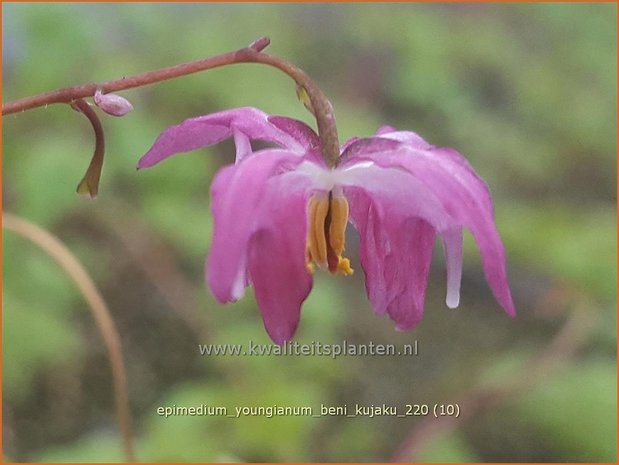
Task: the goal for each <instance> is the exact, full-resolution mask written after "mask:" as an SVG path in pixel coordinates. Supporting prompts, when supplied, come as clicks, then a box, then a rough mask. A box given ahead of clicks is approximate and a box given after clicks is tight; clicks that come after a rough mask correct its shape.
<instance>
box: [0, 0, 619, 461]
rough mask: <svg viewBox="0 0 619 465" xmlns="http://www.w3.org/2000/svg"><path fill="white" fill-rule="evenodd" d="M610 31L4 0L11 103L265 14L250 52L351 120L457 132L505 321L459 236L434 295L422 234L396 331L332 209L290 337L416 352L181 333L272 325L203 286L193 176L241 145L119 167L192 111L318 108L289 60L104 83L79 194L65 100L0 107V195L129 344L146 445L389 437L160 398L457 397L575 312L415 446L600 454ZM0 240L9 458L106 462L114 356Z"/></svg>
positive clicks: (249, 452)
mask: <svg viewBox="0 0 619 465" xmlns="http://www.w3.org/2000/svg"><path fill="white" fill-rule="evenodd" d="M615 28H616V6H615V5H614V4H608V3H598V4H585V3H580V4H570V3H547V4H535V3H533V4H520V5H518V4H500V5H499V4H496V5H493V4H365V3H364V4H174V5H172V4H144V3H136V4H94V3H93V4H85V3H75V4H44V3H37V4H5V5H3V31H2V34H3V47H4V48H3V55H2V58H3V98H4V99H5V101H8V100H12V99H15V98H18V97H23V96H26V95H30V94H34V93H38V92H41V91H45V90H50V89H54V88H58V87H64V86H68V85H72V84H79V83H83V82H92V81H104V80H108V79H113V78H117V77H120V76H127V75H131V74H134V73H138V72H142V71H145V70H149V69H155V68H158V67H162V66H168V65H171V64H176V63H180V62H184V61H189V60H193V59H197V58H200V57H205V56H210V55H215V54H219V53H223V52H226V51H230V50H234V49H237V48H240V47H242V46H244V45H246V44H248V43H250V42H251V41H252V40H253V39H255V38H256V37H259V36H261V35H268V36H270V37H271V40H272V44H271V46H270V47H269V48H268V49H267V51H268V52H269V53H273V54H277V55H280V56H282V57H285V58H287V59H289V60H290V61H292V62H293V63H295V64H297V65H298V66H300V67H301V68H303V69H305V70H306V71H307V72H308V73H309V74H310V75H311V76H313V77H314V79H315V80H316V81H317V82H318V83H319V85H320V86H321V87H322V88H323V89H324V91H325V92H326V94H327V95H328V96H329V97H330V99H331V101H332V102H333V105H334V107H335V109H336V114H337V117H338V124H339V126H338V127H339V131H340V136H341V138H342V141H344V140H345V139H347V138H348V137H351V136H353V135H366V134H368V135H369V134H371V133H373V131H375V130H376V129H377V128H378V127H379V126H380V125H383V124H390V125H393V126H396V127H398V128H402V129H408V130H414V131H417V132H419V133H420V134H422V135H423V136H424V137H425V138H426V139H427V140H429V141H430V142H432V143H434V144H437V145H448V146H452V147H455V148H457V149H458V150H459V151H461V152H462V153H463V154H465V155H466V156H467V157H468V158H469V160H470V161H471V163H472V164H473V166H474V167H475V168H476V169H477V171H478V172H479V174H480V175H481V176H482V177H484V179H486V181H487V182H488V184H489V186H490V188H491V190H492V192H493V196H494V201H495V211H496V218H497V225H498V228H499V230H500V231H501V233H502V236H503V239H504V241H505V246H506V250H507V256H508V267H509V271H510V277H511V283H512V289H513V293H514V297H515V302H516V306H517V309H518V311H519V316H518V318H517V319H516V320H514V321H512V320H510V319H509V318H507V317H506V316H505V315H504V314H502V312H501V310H500V308H499V307H498V305H497V304H496V303H495V302H494V300H493V299H492V296H491V293H490V291H489V289H488V287H487V285H486V284H485V281H484V278H483V274H482V272H481V269H480V265H479V258H478V252H477V251H476V248H475V246H474V244H473V241H472V240H470V238H468V237H467V241H466V243H465V246H466V251H465V252H466V253H465V269H464V278H463V285H462V300H461V305H460V308H459V309H458V310H456V311H450V310H448V309H447V308H446V307H445V305H444V286H445V278H444V265H443V259H442V257H441V251H440V250H438V248H437V253H436V260H435V262H434V264H433V271H432V274H431V277H430V286H429V290H428V298H427V303H426V316H425V317H424V321H423V322H422V323H421V324H420V325H419V327H418V328H416V329H414V330H413V331H410V332H405V333H398V332H395V331H394V330H393V325H392V324H391V323H390V321H388V319H387V318H385V317H378V316H375V315H373V314H372V311H371V309H370V307H369V305H368V303H367V301H366V298H365V295H364V294H365V290H364V286H363V272H362V270H361V268H360V265H359V263H358V254H357V251H356V243H357V236H356V233H355V232H354V231H353V230H352V228H349V237H348V243H349V246H348V249H349V252H350V256H351V257H352V258H353V267H355V268H356V269H357V272H356V273H355V275H354V276H353V277H352V278H342V277H337V278H334V279H333V278H331V277H328V276H327V275H326V274H325V273H317V275H316V279H315V283H314V290H313V291H312V294H311V296H310V298H309V299H308V301H307V302H306V303H305V305H304V309H303V315H302V320H301V324H300V327H299V332H298V334H297V339H298V341H299V342H300V343H310V342H312V341H321V342H323V343H340V342H341V341H342V340H344V339H346V340H347V341H349V342H352V343H368V342H369V341H373V342H374V343H376V344H378V343H394V344H396V345H401V344H409V343H411V342H412V341H414V340H417V341H418V342H419V347H420V353H419V356H417V357H340V358H337V359H332V358H328V357H233V356H219V357H215V356H211V357H208V356H201V355H200V353H199V351H198V344H232V343H240V344H247V343H248V341H250V340H252V341H254V342H256V343H268V342H269V340H268V338H267V336H266V334H265V331H264V330H263V327H262V323H261V320H260V316H259V314H258V311H257V308H256V306H255V302H254V300H253V296H252V295H251V294H252V293H251V292H248V295H247V296H246V297H245V298H244V299H243V300H241V301H239V302H238V303H236V304H234V305H229V306H222V305H219V304H217V303H216V302H215V301H214V299H213V298H212V297H211V296H210V294H209V293H208V291H207V290H206V289H205V287H204V284H203V259H204V257H205V255H206V253H207V252H208V247H209V243H210V234H211V230H212V217H211V215H210V206H209V184H210V181H211V180H212V178H213V175H214V173H215V172H216V170H217V169H218V168H219V167H220V166H222V165H223V164H225V163H230V162H231V161H232V157H233V149H232V145H231V143H222V144H220V145H219V146H217V147H216V148H212V149H203V150H198V151H196V152H192V153H189V154H183V155H179V156H177V157H175V158H174V159H171V160H169V161H166V162H164V163H163V164H161V166H158V167H156V168H153V169H149V170H145V171H142V172H136V171H135V169H134V167H135V164H136V162H137V159H138V158H139V156H140V155H141V154H143V153H144V152H145V151H146V150H147V149H148V148H149V146H150V144H151V143H152V142H153V141H154V139H155V137H156V136H157V135H158V134H159V132H160V131H162V130H163V129H164V128H165V127H167V126H169V125H171V124H176V123H178V122H179V121H181V120H183V119H185V118H188V117H190V116H195V115H199V114H204V113H209V112H215V111H219V110H223V109H226V108H231V107H239V106H257V107H259V108H261V109H263V110H265V111H267V112H268V113H275V114H283V115H288V116H291V117H295V118H299V119H303V120H304V121H306V122H308V123H309V124H312V119H311V115H309V114H308V113H307V112H306V111H305V109H304V108H303V106H302V105H301V104H299V102H298V101H297V100H296V97H295V95H294V85H293V84H292V83H291V82H290V80H289V79H288V78H287V77H286V76H283V75H281V74H279V73H278V72H277V71H275V70H273V69H268V68H262V67H259V66H256V65H236V66H233V67H228V68H224V69H217V70H212V71H208V72H206V73H201V74H198V75H193V76H188V77H184V78H181V79H177V80H175V81H171V82H166V83H161V84H157V85H155V86H150V87H145V88H141V89H136V90H131V91H127V92H123V93H121V94H122V95H123V96H124V97H126V98H128V99H129V100H130V101H131V102H132V103H133V105H134V107H135V110H134V111H133V112H132V113H131V114H129V115H127V116H126V117H123V118H118V119H115V118H111V117H106V116H102V118H103V125H104V127H105V130H106V137H107V139H106V142H107V153H106V161H105V166H104V171H103V176H102V183H101V189H100V196H99V198H98V199H96V200H95V201H90V200H87V199H82V198H79V197H78V196H77V195H76V194H75V192H74V191H75V187H76V185H77V182H78V181H79V180H80V179H81V176H82V175H83V172H84V170H85V169H86V166H87V164H88V159H89V157H90V155H91V154H92V148H93V140H92V134H91V128H90V127H89V126H88V124H87V122H86V120H85V119H84V118H83V116H82V115H80V114H78V113H76V112H74V111H72V110H71V109H70V108H69V107H68V106H58V105H54V106H51V107H49V108H45V109H38V110H34V111H30V112H26V113H24V114H19V115H12V116H8V117H4V118H3V146H2V149H3V172H4V176H3V189H4V190H3V194H4V208H5V209H7V210H10V211H12V212H14V213H17V214H19V215H21V216H24V217H26V218H28V219H30V220H32V221H34V222H36V223H38V224H40V225H42V226H44V227H47V228H49V229H50V230H52V231H53V232H54V233H55V234H57V235H58V236H59V237H61V238H62V240H63V241H65V242H66V244H67V245H68V246H69V247H70V248H71V249H72V250H73V251H74V252H75V253H76V254H77V255H78V256H79V258H80V259H81V260H82V261H83V262H84V264H85V266H86V268H87V269H88V270H89V271H90V272H91V273H92V276H93V278H94V280H95V281H96V282H97V283H98V285H99V286H100V288H101V290H102V292H103V295H104V296H105V298H106V300H107V301H108V304H109V305H110V307H111V309H112V312H113V315H114V318H115V321H116V323H117V325H118V327H119V331H120V334H121V338H122V341H123V348H124V352H125V358H126V364H127V371H128V373H127V376H128V382H129V391H130V392H129V396H130V401H131V408H132V413H133V416H134V427H135V431H136V441H137V453H138V456H139V459H141V460H144V461H194V462H199V461H293V460H294V461H299V460H301V461H310V460H322V461H360V460H361V461H366V460H383V461H384V460H389V458H390V457H392V456H393V455H394V454H395V453H396V450H398V448H399V446H400V445H401V444H402V443H403V442H404V441H405V439H406V438H407V437H409V435H410V434H411V433H413V434H414V433H415V432H416V431H417V428H421V427H422V422H421V419H420V418H418V417H408V418H396V417H390V416H388V417H376V418H371V419H370V418H346V417H342V416H323V417H320V418H317V417H306V416H299V417H293V416H288V417H273V418H266V417H241V418H225V417H207V416H204V417H183V416H177V417H169V418H164V417H162V416H159V415H157V412H156V410H157V408H158V407H165V406H173V405H178V406H192V405H200V404H208V405H211V406H225V407H227V408H228V409H229V410H230V411H231V412H232V411H234V408H235V407H242V406H254V407H255V406H273V405H280V406H310V407H313V408H314V411H315V413H317V412H319V409H320V406H321V404H325V405H327V406H341V405H348V406H349V410H354V405H355V404H357V403H358V404H363V405H371V404H374V405H382V404H387V405H393V406H398V408H399V409H401V410H405V407H404V406H405V405H406V404H413V403H429V404H433V403H436V402H446V403H449V402H458V401H459V400H460V399H463V398H465V397H466V396H467V395H471V393H475V392H476V390H479V389H481V388H483V387H486V386H489V385H490V386H492V387H493V389H497V390H499V391H500V390H501V389H508V388H509V387H510V386H509V384H510V380H512V379H514V376H518V375H520V376H526V375H527V373H523V372H522V370H524V369H525V367H526V366H527V363H531V361H533V362H534V361H535V360H536V359H538V358H541V357H542V355H543V354H547V353H548V350H551V349H548V348H549V347H550V344H551V341H552V340H553V338H554V337H555V336H556V335H557V334H558V333H559V332H560V331H561V328H562V327H563V326H564V325H565V324H566V321H569V319H570V318H571V315H573V314H574V312H584V313H585V314H586V315H587V316H588V320H589V321H591V328H592V329H591V330H590V332H589V333H587V334H586V337H584V339H582V340H574V341H572V342H571V344H573V345H578V346H577V347H576V349H577V350H576V351H575V352H574V354H573V355H570V356H569V358H568V359H567V360H563V361H561V360H557V364H556V367H555V369H554V371H553V370H549V371H548V372H547V373H545V375H544V376H541V377H540V379H539V380H537V381H536V383H534V385H533V386H532V387H530V388H528V389H526V390H524V391H518V392H514V393H513V394H512V395H508V396H504V397H503V398H502V399H501V400H500V401H499V402H497V403H496V404H493V405H492V406H491V407H489V408H484V407H483V406H482V407H480V408H478V410H476V411H473V412H469V413H470V415H467V416H466V418H464V417H463V418H462V419H461V420H460V421H459V422H458V423H457V426H456V428H455V429H452V430H449V431H447V430H445V431H442V432H441V431H439V432H438V433H437V434H434V435H431V436H429V437H428V438H427V440H426V441H425V442H424V443H422V444H420V445H419V447H418V448H417V449H416V450H414V451H412V452H413V454H415V455H414V458H415V459H416V460H418V461H441V462H445V461H454V462H456V461H528V460H531V461H571V460H584V461H609V462H610V461H615V460H616V413H615V412H616V396H615V393H616V385H615V379H616V378H615V366H616V365H615V354H616V351H615V348H616V334H615V328H616V316H615V300H616V286H615V283H616V261H615V257H616V246H615V236H616V222H615V218H616V217H615V212H616V198H615V192H616V179H615V172H616V171H615V154H616V133H615V128H616V124H617V121H616V113H615V111H616V87H615V83H616V78H617V76H616V40H615V37H616V30H615ZM3 252H4V253H3V277H4V281H3V369H4V371H3V434H4V438H3V439H4V441H3V444H4V451H3V452H4V454H5V456H6V458H8V459H10V460H14V461H81V462H89V461H117V460H122V454H121V449H120V442H119V438H118V433H117V429H116V424H115V417H114V405H113V398H112V387H111V377H110V370H109V364H108V361H107V359H106V356H105V351H104V348H103V344H102V342H101V339H100V337H99V334H98V332H97V329H96V326H95V325H94V323H93V321H92V319H91V317H90V315H89V313H88V312H87V311H86V308H85V304H84V303H83V301H82V300H81V298H80V296H79V294H78V293H77V291H76V290H75V288H74V286H73V285H72V283H71V282H69V281H68V279H67V278H66V277H65V276H64V275H63V274H62V273H61V272H60V271H59V270H58V269H57V267H56V266H55V265H54V264H53V263H52V262H51V260H50V259H48V258H47V257H45V256H44V255H43V254H42V252H40V251H39V250H38V249H36V248H35V247H34V246H32V245H31V244H29V243H27V242H25V241H24V240H23V239H21V238H17V237H15V236H14V235H12V234H11V233H4V235H3ZM570 348H572V347H570ZM551 353H552V352H551ZM555 355H556V354H555ZM436 421H437V422H440V421H441V420H440V419H438V420H436Z"/></svg>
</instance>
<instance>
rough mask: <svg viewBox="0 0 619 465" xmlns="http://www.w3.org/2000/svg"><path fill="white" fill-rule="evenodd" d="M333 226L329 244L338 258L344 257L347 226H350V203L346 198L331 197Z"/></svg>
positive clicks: (330, 231) (330, 229)
mask: <svg viewBox="0 0 619 465" xmlns="http://www.w3.org/2000/svg"><path fill="white" fill-rule="evenodd" d="M329 213H330V214H331V224H330V225H329V243H330V244H331V247H332V248H333V251H334V252H335V254H336V255H337V256H338V257H341V256H342V252H344V247H345V244H346V225H347V224H348V201H347V200H346V197H344V196H335V195H332V196H331V209H330V211H329Z"/></svg>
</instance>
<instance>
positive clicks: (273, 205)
mask: <svg viewBox="0 0 619 465" xmlns="http://www.w3.org/2000/svg"><path fill="white" fill-rule="evenodd" d="M268 184H269V186H268V190H267V192H266V194H265V196H264V199H263V202H264V204H265V208H264V209H263V210H262V211H261V217H260V220H259V224H258V227H257V230H256V232H255V233H254V235H253V236H252V238H251V241H250V245H249V262H248V264H249V273H250V276H251V281H252V282H253V285H254V289H255V294H256V301H257V303H258V307H259V308H260V311H261V313H262V318H263V321H264V326H265V328H266V330H267V332H268V333H269V336H271V339H273V341H274V342H275V343H277V344H283V343H285V342H286V341H288V340H289V339H291V338H292V336H293V335H294V333H295V331H296V328H297V325H298V323H299V317H300V313H301V304H302V303H303V301H304V300H305V299H306V298H307V296H308V294H309V292H310V290H311V288H312V277H311V275H310V273H309V271H308V269H307V263H306V251H305V249H306V240H307V203H308V195H309V194H308V192H309V189H308V187H309V183H308V182H306V183H299V182H298V180H297V179H295V178H293V177H286V176H285V175H284V176H278V177H276V178H272V179H271V180H270V181H269V183H268Z"/></svg>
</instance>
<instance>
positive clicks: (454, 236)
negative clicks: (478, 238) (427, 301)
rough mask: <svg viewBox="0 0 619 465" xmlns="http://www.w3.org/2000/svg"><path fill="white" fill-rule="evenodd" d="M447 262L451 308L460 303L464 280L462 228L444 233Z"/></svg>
mask: <svg viewBox="0 0 619 465" xmlns="http://www.w3.org/2000/svg"><path fill="white" fill-rule="evenodd" d="M442 238H443V248H444V249H445V263H446V264H447V297H446V298H445V303H446V304H447V306H448V307H449V308H457V307H458V305H459V303H460V282H461V280H462V228H460V227H457V228H453V229H451V230H448V231H445V232H443V234H442Z"/></svg>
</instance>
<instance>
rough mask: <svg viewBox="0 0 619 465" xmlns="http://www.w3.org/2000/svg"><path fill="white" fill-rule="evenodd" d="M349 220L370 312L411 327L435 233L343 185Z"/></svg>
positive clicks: (420, 312)
mask: <svg viewBox="0 0 619 465" xmlns="http://www.w3.org/2000/svg"><path fill="white" fill-rule="evenodd" d="M346 196H347V198H348V200H349V203H350V207H351V210H350V213H351V222H352V223H353V225H354V226H355V228H356V229H357V230H358V231H359V236H360V238H361V241H360V258H361V266H362V267H363V270H364V273H365V278H366V279H365V285H366V290H367V293H368V298H369V300H370V302H371V303H372V306H373V308H374V310H375V311H376V313H378V314H382V313H385V312H387V313H388V314H389V316H390V317H391V318H392V319H393V320H394V321H395V322H396V328H397V329H398V330H405V329H409V328H411V327H413V326H415V325H416V324H417V323H418V322H419V321H420V320H421V317H422V315H423V308H424V301H425V292H426V288H427V284H428V274H429V270H430V263H431V261H432V248H433V244H434V238H435V231H434V228H432V226H431V225H430V224H429V223H428V222H426V221H425V220H422V219H421V218H415V217H411V216H401V215H398V214H397V213H396V214H394V211H393V210H392V209H391V208H390V207H391V205H390V204H383V205H381V206H380V207H379V206H378V205H379V204H380V203H384V199H381V198H378V199H376V198H372V199H370V196H369V195H368V194H366V193H364V192H363V191H362V190H361V189H357V188H349V189H347V191H346Z"/></svg>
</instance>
